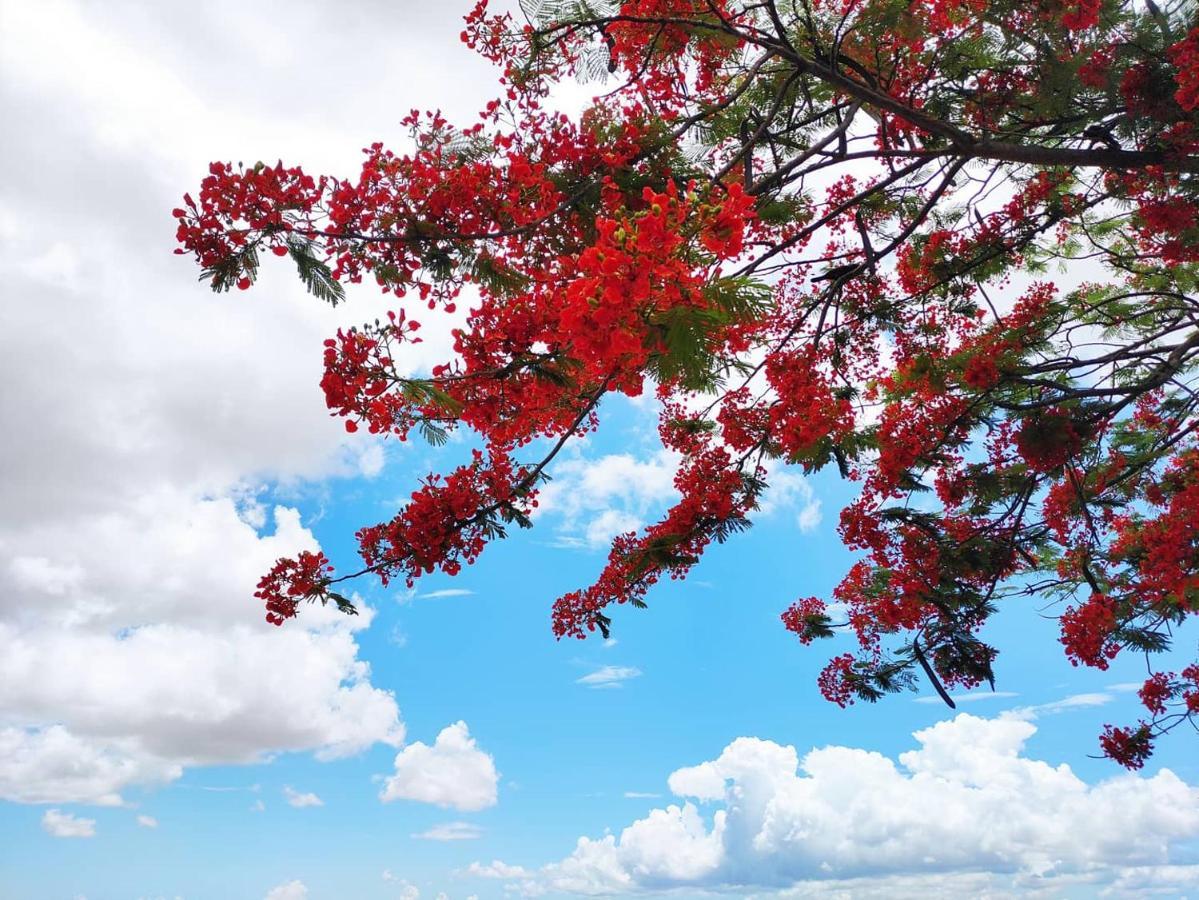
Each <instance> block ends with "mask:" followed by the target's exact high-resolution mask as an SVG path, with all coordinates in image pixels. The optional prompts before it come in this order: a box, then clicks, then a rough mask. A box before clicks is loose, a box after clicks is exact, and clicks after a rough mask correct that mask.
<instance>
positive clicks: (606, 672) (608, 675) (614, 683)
mask: <svg viewBox="0 0 1199 900" xmlns="http://www.w3.org/2000/svg"><path fill="white" fill-rule="evenodd" d="M640 675H641V670H640V669H638V668H635V667H634V666H600V667H599V668H598V669H596V670H595V671H594V672H590V673H588V674H586V675H584V676H583V677H582V678H577V679H575V683H576V684H585V685H587V687H589V688H617V687H620V686H621V685H622V684H623V683H624V682H626V681H628V680H629V679H630V678H637V677H639V676H640Z"/></svg>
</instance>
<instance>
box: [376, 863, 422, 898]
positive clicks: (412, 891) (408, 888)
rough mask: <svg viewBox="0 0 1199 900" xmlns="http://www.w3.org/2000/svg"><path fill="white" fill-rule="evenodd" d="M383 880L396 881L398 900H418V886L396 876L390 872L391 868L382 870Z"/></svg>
mask: <svg viewBox="0 0 1199 900" xmlns="http://www.w3.org/2000/svg"><path fill="white" fill-rule="evenodd" d="M383 880H384V881H394V882H398V884H399V888H400V893H399V894H398V895H397V897H398V898H399V900H418V898H419V897H420V888H418V887H417V886H416V885H415V884H412V883H411V882H409V881H407V880H406V879H403V878H399V877H397V876H396V875H394V874H393V873H392V871H391V869H384V870H383Z"/></svg>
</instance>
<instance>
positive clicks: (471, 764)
mask: <svg viewBox="0 0 1199 900" xmlns="http://www.w3.org/2000/svg"><path fill="white" fill-rule="evenodd" d="M498 783H499V773H498V772H496V769H495V761H494V760H493V759H492V758H491V756H490V755H489V754H487V753H485V752H483V751H482V750H480V749H479V747H478V745H477V744H476V743H475V740H474V738H472V737H471V736H470V730H469V729H468V728H467V726H466V723H465V722H455V723H454V724H453V725H449V726H447V727H446V728H444V729H442V731H441V733H440V734H438V735H437V740H436V741H434V742H433V745H432V746H428V745H427V744H423V743H421V742H420V741H415V742H414V743H412V744H409V745H408V746H407V747H405V748H404V749H403V750H401V751H400V752H399V753H398V754H397V755H396V758H395V774H394V775H392V776H391V777H390V778H388V779H387V780H386V782H385V784H384V786H383V791H382V793H381V794H380V795H379V797H380V799H381V800H383V801H384V802H385V803H386V802H390V801H392V800H417V801H419V802H421V803H432V804H435V805H437V806H441V807H452V808H454V809H459V810H462V811H464V812H473V811H476V810H480V809H486V808H487V807H489V806H495V804H496V795H497V785H498Z"/></svg>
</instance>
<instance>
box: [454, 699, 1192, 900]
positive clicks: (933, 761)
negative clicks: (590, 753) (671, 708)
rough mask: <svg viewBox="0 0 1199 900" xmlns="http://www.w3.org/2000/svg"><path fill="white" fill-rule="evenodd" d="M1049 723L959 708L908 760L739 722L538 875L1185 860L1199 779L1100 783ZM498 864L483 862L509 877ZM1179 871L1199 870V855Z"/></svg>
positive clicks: (1140, 864)
mask: <svg viewBox="0 0 1199 900" xmlns="http://www.w3.org/2000/svg"><path fill="white" fill-rule="evenodd" d="M1035 731H1036V727H1035V725H1033V724H1032V723H1031V722H1029V721H1027V720H1024V719H1020V718H1017V717H1003V718H998V719H982V718H977V717H975V716H971V715H967V714H960V715H958V716H957V717H956V718H955V719H952V720H947V721H943V722H940V723H938V724H937V725H934V726H932V727H931V728H927V729H924V730H922V731H918V732H916V733H915V735H914V737H915V739H916V742H917V744H918V746H917V748H916V749H913V750H910V751H908V752H905V753H902V754H900V755H899V757H898V759H897V760H892V759H889V758H888V757H885V756H883V755H881V754H878V753H874V752H869V751H865V750H860V749H856V748H852V747H838V746H829V747H823V748H819V749H814V750H811V751H809V752H808V753H807V754H806V755H804V756H803V757H802V758H801V757H800V756H799V754H798V753H797V752H796V750H795V748H794V747H789V746H782V745H779V744H776V743H774V742H772V741H766V740H761V739H758V738H738V739H737V740H735V741H733V742H732V743H731V744H729V745H728V747H726V748H725V750H724V752H722V753H721V754H720V756H719V757H717V758H716V759H714V760H711V761H708V762H704V763H700V764H699V765H695V766H689V767H686V768H682V769H679V770H677V771H675V772H674V773H673V774H672V775H671V776H670V777H669V779H668V784H669V786H670V790H671V791H672V793H674V794H675V795H676V796H678V797H679V798H680V800H681V801H682V802H680V803H679V804H671V805H669V806H667V807H666V808H664V809H655V810H653V811H651V812H650V813H649V814H648V815H647V816H645V817H644V818H642V819H639V820H637V821H635V822H633V823H632V824H631V825H629V826H627V827H626V828H624V829H623V830H622V831H621V832H620V833H619V835H617V834H609V835H606V836H604V837H602V838H598V839H593V838H588V837H582V838H580V839H579V840H578V844H577V846H576V847H575V850H574V852H573V853H571V855H570V856H568V857H566V858H565V859H563V860H561V861H559V862H556V863H552V864H550V865H548V866H545V867H543V868H542V869H541V870H539V871H537V872H536V873H533V874H532V875H531V876H530V877H531V878H532V879H533V880H534V882H535V884H536V885H537V887H538V889H543V890H553V891H559V892H567V893H583V894H599V893H620V892H628V891H638V890H658V889H667V888H683V887H690V888H693V889H703V888H715V887H718V886H724V887H737V888H741V889H773V890H780V889H787V890H790V891H791V892H792V893H794V894H795V895H796V896H809V895H812V896H815V895H821V896H837V895H838V894H840V893H843V894H844V895H845V896H853V897H857V896H893V897H894V896H963V895H965V894H971V893H976V891H975V888H976V887H977V888H979V890H984V892H985V890H995V891H999V892H1000V893H1002V892H1004V891H1012V892H1023V891H1033V890H1040V889H1042V888H1046V889H1049V890H1061V889H1062V888H1063V887H1064V886H1068V885H1069V884H1072V883H1074V882H1079V883H1086V884H1088V885H1092V886H1094V887H1095V889H1099V888H1100V887H1102V886H1104V885H1108V886H1111V885H1114V884H1117V883H1119V882H1120V881H1121V879H1123V880H1125V881H1128V880H1129V879H1133V878H1134V877H1136V878H1144V877H1145V873H1146V872H1150V871H1153V870H1154V869H1155V868H1160V867H1162V866H1165V865H1166V864H1168V863H1169V862H1170V861H1171V858H1170V851H1171V848H1172V847H1174V846H1175V845H1180V844H1182V843H1183V842H1186V841H1189V840H1192V839H1194V838H1195V837H1197V836H1199V789H1196V788H1195V787H1192V786H1190V785H1187V784H1185V783H1184V782H1182V781H1181V780H1180V779H1179V778H1178V777H1177V776H1176V775H1174V774H1173V773H1172V772H1170V771H1169V770H1165V769H1163V770H1161V771H1159V772H1158V773H1157V774H1155V775H1153V776H1141V775H1133V774H1121V775H1117V776H1115V777H1113V778H1110V779H1108V780H1105V781H1102V782H1100V783H1098V784H1095V785H1088V784H1086V783H1085V782H1083V781H1081V780H1080V779H1079V778H1078V777H1077V776H1076V775H1075V774H1074V773H1073V772H1072V771H1071V770H1070V768H1069V766H1066V765H1059V766H1052V765H1050V764H1049V763H1046V762H1043V761H1041V760H1036V759H1032V758H1029V757H1028V756H1026V755H1025V754H1024V752H1023V751H1024V747H1025V744H1026V742H1027V741H1028V739H1029V738H1030V737H1031V736H1032V735H1033V734H1034V733H1035ZM708 804H713V806H714V808H713V809H712V810H711V812H707V809H708V806H707V805H708ZM499 871H500V869H499V868H498V867H497V866H494V865H493V866H491V867H490V868H488V867H482V866H480V867H478V868H477V869H475V870H473V874H477V875H484V874H490V875H491V877H506V876H502V875H498V872H499ZM980 872H981V873H987V874H978V873H980ZM1133 873H1141V874H1139V875H1134V874H1133ZM1174 875H1177V876H1178V877H1182V875H1186V877H1188V878H1189V877H1191V869H1190V867H1186V866H1184V867H1182V868H1181V869H1180V871H1179V872H1176V873H1174ZM511 877H513V878H516V877H521V876H516V875H513V876H511ZM1171 877H1173V876H1171ZM1176 880H1177V879H1176ZM1171 883H1173V882H1171ZM821 886H823V887H821ZM822 892H823V893H822Z"/></svg>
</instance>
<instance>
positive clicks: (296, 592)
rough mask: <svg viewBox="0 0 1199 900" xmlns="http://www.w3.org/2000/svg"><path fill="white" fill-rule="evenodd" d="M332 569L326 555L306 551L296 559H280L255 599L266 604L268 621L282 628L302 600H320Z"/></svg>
mask: <svg viewBox="0 0 1199 900" xmlns="http://www.w3.org/2000/svg"><path fill="white" fill-rule="evenodd" d="M332 571H333V567H332V566H331V565H329V560H328V559H326V558H325V554H323V553H309V552H308V551H306V550H305V551H304V552H303V553H301V554H300V555H299V556H297V557H296V558H295V559H294V560H293V559H281V560H279V561H278V562H277V563H275V565H274V566H273V567H272V568H271V570H270V571H269V572H267V573H266V575H264V576H262V580H261V581H259V582H258V590H257V591H255V593H254V596H255V597H257V598H258V599H259V600H262V601H264V602H265V604H266V620H267V621H268V622H270V623H271V624H272V625H282V624H283V620H284V619H291V618H294V617H295V615H296V611H297V610H298V608H299V606H300V601H302V600H318V599H320V598H321V597H322V596H323V594H324V592H325V588H326V587H327V586H328V584H329V573H330V572H332Z"/></svg>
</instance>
